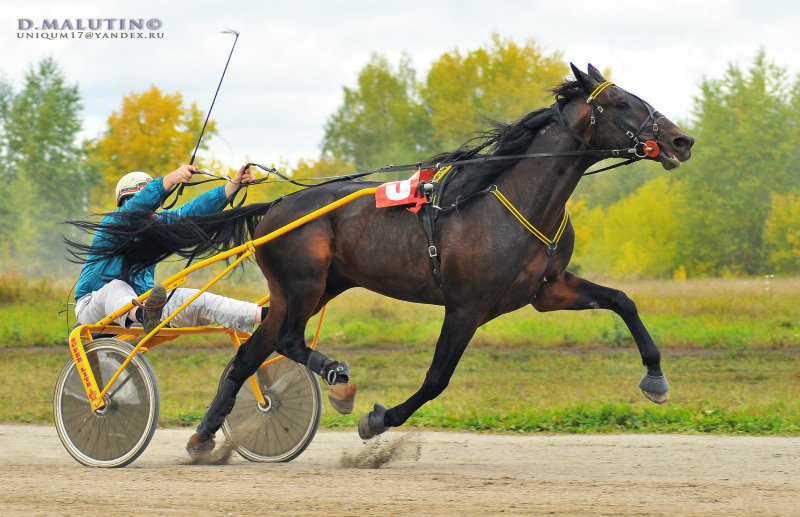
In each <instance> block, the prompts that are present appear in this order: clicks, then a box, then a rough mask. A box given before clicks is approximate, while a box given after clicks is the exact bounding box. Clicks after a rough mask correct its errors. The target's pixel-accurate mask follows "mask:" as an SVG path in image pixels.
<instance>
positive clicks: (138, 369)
mask: <svg viewBox="0 0 800 517" xmlns="http://www.w3.org/2000/svg"><path fill="white" fill-rule="evenodd" d="M85 350H86V356H87V357H88V359H89V364H90V365H91V367H92V372H93V373H94V376H95V379H96V381H97V384H98V386H99V387H100V389H101V390H102V389H103V388H105V383H106V382H107V381H108V380H110V379H111V377H112V376H113V375H114V374H115V373H116V371H117V370H118V369H119V367H120V365H122V363H123V362H124V361H125V359H126V358H127V357H128V355H129V354H130V352H131V350H133V347H132V346H131V345H129V344H128V343H125V342H124V341H120V340H118V339H113V338H102V339H95V340H94V341H91V342H89V343H87V344H86V346H85ZM158 409H159V398H158V386H157V385H156V379H155V375H154V374H153V369H152V368H151V367H150V364H149V363H148V362H147V361H146V360H145V358H144V357H142V355H141V354H136V355H135V356H134V357H133V359H132V360H131V362H130V364H128V366H126V367H125V369H124V370H123V371H122V373H121V374H120V376H119V377H118V378H117V380H116V381H115V382H114V384H113V385H112V386H111V389H110V390H109V391H108V393H107V394H106V396H105V405H104V406H103V407H102V408H100V409H98V410H97V411H94V410H93V409H92V407H91V405H90V404H89V400H88V398H87V396H86V390H84V388H83V383H82V382H81V377H80V374H79V373H78V369H77V368H76V367H75V360H74V359H72V358H70V359H69V361H67V364H65V365H64V367H63V368H62V369H61V373H60V374H59V375H58V380H57V381H56V387H55V392H54V394H53V417H54V419H55V424H56V430H57V431H58V437H59V438H61V443H63V444H64V447H66V449H67V452H69V453H70V454H71V455H72V457H73V458H75V459H76V460H78V461H79V462H80V463H83V464H84V465H87V466H90V467H124V466H125V465H127V464H129V463H130V462H132V461H133V460H135V459H136V458H137V457H138V456H139V455H140V454H141V453H142V451H144V449H145V448H146V447H147V444H148V443H150V439H151V438H152V437H153V433H154V432H155V430H156V425H157V424H158Z"/></svg>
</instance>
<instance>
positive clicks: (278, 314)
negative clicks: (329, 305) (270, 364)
mask: <svg viewBox="0 0 800 517" xmlns="http://www.w3.org/2000/svg"><path fill="white" fill-rule="evenodd" d="M284 314H285V310H284V308H283V306H282V304H281V303H279V302H278V303H276V300H275V299H273V300H272V304H271V305H270V310H269V313H268V314H267V317H266V319H265V320H264V321H262V323H261V325H259V326H258V328H257V329H256V330H255V331H254V332H253V335H252V336H250V339H248V340H247V342H245V343H244V344H243V345H242V346H241V347H239V350H238V351H237V352H236V356H235V358H234V362H233V368H232V369H231V372H230V374H229V375H228V377H227V378H226V379H225V380H224V381H223V383H222V386H221V387H220V389H219V390H218V391H217V394H216V396H215V397H214V400H213V401H212V402H211V405H210V406H209V407H208V409H207V410H206V412H205V414H204V415H203V419H202V420H201V422H200V425H199V426H198V427H197V431H196V432H195V434H193V435H192V437H191V438H190V439H189V443H188V444H187V445H186V450H187V451H188V452H189V455H190V456H193V457H195V456H197V455H199V454H202V453H205V452H208V451H210V450H212V449H213V448H214V435H215V434H216V432H217V431H218V430H219V428H220V427H222V423H223V422H224V421H225V418H226V417H227V416H228V414H230V412H231V410H232V409H233V405H234V403H235V402H236V395H237V394H238V393H239V389H241V387H242V385H243V384H244V383H245V382H246V381H247V379H248V378H249V377H250V376H251V375H253V374H254V373H255V372H256V370H258V368H259V367H260V366H261V365H262V364H263V363H264V361H265V360H266V358H267V356H269V354H270V353H272V351H273V350H274V343H275V339H276V336H277V334H278V332H279V330H280V329H281V323H282V322H283V319H284V316H283V315H284Z"/></svg>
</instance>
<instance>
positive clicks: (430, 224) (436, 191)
mask: <svg viewBox="0 0 800 517" xmlns="http://www.w3.org/2000/svg"><path fill="white" fill-rule="evenodd" d="M613 84H614V83H613V82H611V81H605V82H603V83H601V84H600V85H598V86H597V88H595V90H594V91H593V92H592V93H591V94H589V96H588V97H587V99H586V103H587V104H589V105H590V106H591V114H590V117H589V122H590V125H591V127H592V138H591V141H594V142H596V141H597V118H596V117H595V111H597V113H599V114H603V113H604V109H603V107H602V106H601V105H600V104H598V103H597V101H596V100H595V99H596V98H597V96H598V95H600V93H601V92H602V91H603V90H605V89H606V88H608V87H609V86H611V85H613ZM631 95H632V96H633V97H635V98H636V99H638V100H640V101H641V102H642V103H643V104H644V105H645V107H646V109H647V113H648V115H647V117H646V118H645V119H644V121H642V123H641V124H640V125H639V127H638V128H636V129H635V130H634V129H633V128H632V127H630V126H628V127H626V126H625V125H624V124H622V123H620V122H619V121H618V120H617V118H616V117H614V116H610V117H608V119H607V120H609V122H610V123H611V124H612V125H614V126H615V127H616V128H618V129H619V130H621V131H624V132H625V135H626V136H628V137H629V138H630V139H631V143H632V146H631V147H630V148H627V149H610V150H601V149H597V148H596V147H595V146H594V145H593V144H592V143H591V142H590V141H587V140H586V139H585V138H583V137H582V136H581V135H579V134H578V133H576V132H575V131H573V130H572V129H571V128H570V127H569V125H568V124H567V122H566V119H565V117H564V114H563V113H562V111H561V107H560V105H559V104H558V103H557V102H556V103H554V104H553V105H552V106H551V107H550V109H551V112H552V113H551V116H552V117H553V119H554V120H555V122H557V123H558V124H559V125H560V126H561V127H562V128H563V129H564V130H565V131H566V132H567V133H568V134H570V135H571V136H572V137H573V138H575V139H576V140H578V141H579V142H581V143H582V144H583V145H585V146H586V147H587V148H588V149H585V150H581V151H555V152H546V153H529V154H520V155H509V156H488V157H481V158H474V159H468V160H462V161H457V162H451V163H444V164H437V166H436V172H435V174H434V175H433V178H432V179H431V181H429V182H420V184H419V185H418V187H417V188H418V189H422V190H423V192H424V194H425V196H426V198H427V202H425V203H424V204H423V205H422V206H421V208H420V210H419V212H418V215H419V217H420V220H421V222H422V228H423V230H424V232H425V236H426V238H427V241H428V257H429V259H430V262H431V269H432V270H433V276H434V278H435V279H436V284H437V285H438V286H439V287H441V286H442V277H441V259H440V257H439V250H438V248H437V246H436V242H435V239H434V229H435V223H436V218H437V217H438V215H439V214H440V213H444V212H447V211H450V210H453V209H457V208H458V206H459V205H461V204H463V203H465V202H467V201H469V200H472V199H475V198H477V197H481V196H484V195H486V194H493V195H494V196H495V197H496V198H497V199H498V200H499V201H500V203H501V204H502V205H503V206H504V207H505V208H506V209H508V211H509V212H510V213H511V215H513V216H514V218H515V219H517V221H519V223H520V224H521V225H522V226H523V227H524V228H525V229H526V230H528V231H529V232H530V233H531V234H532V235H533V236H534V237H536V238H537V239H538V240H539V241H541V242H542V243H543V244H544V245H545V250H546V252H547V266H546V267H545V269H544V280H543V281H544V282H547V272H548V270H549V269H550V265H551V264H552V260H553V256H554V255H555V252H556V249H557V247H558V241H559V240H560V239H561V236H562V235H563V234H564V230H565V228H566V227H567V223H568V221H569V214H568V212H567V209H566V207H564V216H563V217H562V219H561V223H560V224H559V226H558V228H557V229H556V231H555V235H554V236H553V238H552V239H551V238H549V237H547V235H545V234H544V232H542V231H541V230H539V229H538V228H536V226H534V225H533V224H532V223H531V222H530V221H528V220H527V219H526V218H525V216H524V215H522V213H521V212H520V211H519V210H518V209H517V208H516V207H515V206H514V204H513V203H511V201H509V200H508V198H507V197H506V196H505V195H503V193H502V192H500V190H499V189H498V188H497V185H491V186H489V187H488V188H486V189H483V190H480V191H477V192H474V193H472V194H470V195H469V196H466V197H463V198H461V197H459V198H457V199H456V200H455V201H454V202H453V203H452V204H451V205H450V206H448V207H441V206H440V205H439V201H440V200H441V199H442V197H443V191H444V188H445V186H446V185H447V183H449V181H450V179H451V178H452V177H453V175H454V173H455V172H454V169H453V167H454V166H461V165H465V164H467V163H471V162H479V161H480V162H486V161H495V160H512V159H514V160H519V159H523V158H542V157H558V156H580V155H587V154H599V155H601V156H602V157H604V158H622V157H624V156H626V155H628V156H630V158H628V159H627V160H625V161H623V162H619V163H615V164H613V165H610V166H608V167H604V168H601V169H596V170H593V171H590V172H585V173H583V175H584V176H589V175H591V174H597V173H599V172H603V171H607V170H610V169H614V168H616V167H621V166H623V165H628V164H630V163H633V162H635V161H639V160H641V159H644V158H646V157H651V158H655V157H656V156H658V154H659V153H660V149H659V147H658V143H657V142H655V141H652V140H647V141H644V142H643V141H640V138H639V137H640V135H641V133H642V131H644V129H645V128H646V127H647V126H648V125H649V124H651V129H652V131H653V133H654V138H655V139H657V138H658V129H659V128H658V122H659V121H660V120H661V119H662V118H664V116H663V115H661V114H660V113H659V112H658V111H656V110H655V109H653V107H652V106H650V104H648V103H647V102H646V101H644V100H643V99H641V98H639V97H637V96H635V95H633V94H631ZM456 170H457V169H456ZM540 289H541V287H540ZM536 296H538V292H537V295H536ZM536 296H534V299H535V298H536Z"/></svg>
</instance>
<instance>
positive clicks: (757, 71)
mask: <svg viewBox="0 0 800 517" xmlns="http://www.w3.org/2000/svg"><path fill="white" fill-rule="evenodd" d="M700 89H701V92H700V96H699V97H698V98H697V99H696V100H695V116H696V118H697V125H696V127H695V128H694V131H693V133H694V136H695V137H696V139H697V142H698V145H697V146H696V147H695V150H694V153H693V154H694V157H693V158H692V160H691V161H690V162H688V163H687V164H686V167H682V168H681V169H679V170H678V171H677V172H676V175H677V176H678V177H680V178H682V179H683V180H685V183H686V190H685V192H686V196H687V199H686V204H685V205H684V206H683V207H680V208H679V216H680V218H681V221H682V224H681V226H680V231H679V232H678V235H677V238H678V240H679V242H680V243H681V246H680V247H679V248H678V253H679V255H680V259H681V261H682V262H684V263H685V264H686V265H687V270H688V272H689V274H690V275H691V274H695V275H698V274H699V275H718V274H725V273H728V274H748V275H752V274H761V273H764V272H765V271H766V270H767V269H768V268H767V267H766V263H767V259H768V256H767V251H766V248H765V246H764V225H765V222H766V220H767V217H768V215H769V211H770V205H771V198H770V196H771V193H773V192H787V191H798V189H800V171H799V170H798V169H799V168H800V166H799V165H798V163H800V161H799V159H800V148H799V147H798V145H797V142H798V141H799V139H798V137H800V109H799V108H800V95H798V94H799V93H800V80H798V79H795V82H794V84H792V82H791V80H790V78H789V76H788V74H787V72H786V70H785V69H783V68H780V67H778V66H776V65H774V64H773V63H770V62H769V61H768V60H767V58H766V56H765V54H764V52H763V51H760V52H758V53H757V55H756V57H755V59H754V61H753V63H752V65H751V66H750V68H749V69H748V70H746V71H743V70H741V69H740V68H739V67H738V66H736V65H730V66H729V67H728V69H727V71H726V72H725V74H724V76H723V77H722V78H721V79H711V80H704V81H703V82H702V84H701V87H700Z"/></svg>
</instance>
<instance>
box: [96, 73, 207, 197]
mask: <svg viewBox="0 0 800 517" xmlns="http://www.w3.org/2000/svg"><path fill="white" fill-rule="evenodd" d="M203 120H204V114H203V112H202V111H201V110H199V109H198V108H197V105H196V104H195V103H192V105H191V106H189V107H186V106H184V104H183V96H182V95H181V94H180V93H173V94H163V93H161V91H160V90H159V89H158V88H156V87H155V86H153V87H151V88H150V89H149V90H147V91H146V92H143V93H131V94H130V95H128V96H127V97H125V98H124V99H123V100H122V107H121V108H120V110H119V111H115V112H113V113H112V114H111V116H110V117H109V118H108V129H106V131H105V134H104V135H103V136H102V138H100V139H99V140H97V141H95V142H92V143H91V145H90V146H89V159H90V160H91V163H93V164H95V166H97V167H98V168H99V169H100V173H101V175H102V178H103V179H102V181H100V182H98V184H97V185H96V187H95V189H94V191H93V202H94V203H96V205H95V207H94V208H96V209H101V210H102V209H104V210H108V209H112V208H113V207H114V200H113V196H111V195H109V192H113V189H114V186H115V185H116V183H117V181H118V180H119V178H120V176H122V174H124V173H126V172H130V171H133V170H143V171H147V172H149V173H151V174H152V175H153V176H155V177H159V176H162V175H163V174H166V173H167V172H170V171H172V170H173V169H174V168H175V167H177V166H178V165H179V164H181V163H188V162H189V160H190V158H191V156H192V151H193V150H194V146H195V144H196V143H197V137H198V135H199V134H200V130H201V128H202V127H203ZM216 132H217V129H216V124H215V123H214V121H213V120H209V122H208V126H207V127H206V131H205V134H204V136H203V143H202V145H201V149H207V146H206V143H207V142H208V140H209V139H210V138H211V137H212V136H213V135H214V134H216ZM198 164H200V162H199V161H196V163H195V165H198Z"/></svg>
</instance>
